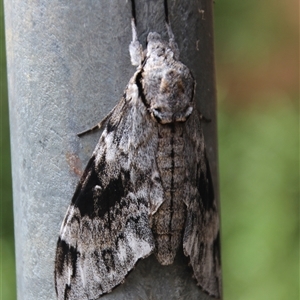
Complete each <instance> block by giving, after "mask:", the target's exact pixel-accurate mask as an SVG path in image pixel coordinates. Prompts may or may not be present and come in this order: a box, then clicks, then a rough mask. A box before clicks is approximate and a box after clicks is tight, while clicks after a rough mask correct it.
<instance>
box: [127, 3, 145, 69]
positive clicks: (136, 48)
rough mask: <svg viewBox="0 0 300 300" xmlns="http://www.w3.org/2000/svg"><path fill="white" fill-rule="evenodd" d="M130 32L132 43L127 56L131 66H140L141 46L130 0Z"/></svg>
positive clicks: (141, 58)
mask: <svg viewBox="0 0 300 300" xmlns="http://www.w3.org/2000/svg"><path fill="white" fill-rule="evenodd" d="M131 14H132V17H131V30H132V41H131V43H130V45H129V54H130V60H131V64H132V65H133V66H141V64H142V61H143V59H144V55H143V46H142V45H141V44H140V42H139V41H138V36H137V30H136V13H135V2H134V0H131Z"/></svg>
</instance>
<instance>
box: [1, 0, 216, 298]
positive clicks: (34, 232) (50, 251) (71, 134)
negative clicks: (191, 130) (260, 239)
mask: <svg viewBox="0 0 300 300" xmlns="http://www.w3.org/2000/svg"><path fill="white" fill-rule="evenodd" d="M4 2H5V25H6V43H7V63H8V84H9V105H10V126H11V149H12V170H13V193H14V217H15V239H16V260H17V284H18V299H19V300H22V299H26V300H37V299H47V300H49V299H55V291H54V284H53V268H54V255H55V246H56V241H57V237H58V232H59V228H60V225H61V222H62V219H63V217H64V214H65V212H66V209H67V206H68V204H69V202H70V199H71V197H72V194H73V192H74V189H75V186H76V183H77V181H78V179H79V177H80V174H81V172H82V170H83V168H84V166H85V164H86V163H87V161H88V158H89V156H90V155H91V153H92V151H93V148H94V147H95V145H96V143H97V140H98V138H99V134H91V135H88V136H85V137H83V138H81V139H79V138H78V137H77V136H76V133H78V132H80V131H82V130H84V129H86V128H88V127H90V126H92V125H94V124H96V123H97V122H98V121H100V120H101V119H102V118H103V117H104V116H105V115H106V113H107V112H108V111H109V110H110V109H111V108H112V107H113V106H114V105H115V104H116V102H117V101H118V100H119V99H120V97H121V95H122V92H123V90H124V88H125V86H126V84H127V82H128V81H129V79H130V77H131V76H132V75H133V73H134V70H135V68H134V67H132V66H131V64H130V58H129V53H128V45H129V43H130V40H131V27H130V18H131V4H130V1H124V0H114V1H90V0H83V1H82V0H80V1H79V0H73V1H67V0H60V1H58V0H53V1H48V0H40V1H29V0H5V1H4ZM136 9H137V29H138V34H139V36H140V39H141V41H142V42H143V44H144V46H145V39H146V36H147V34H148V32H149V31H156V32H159V33H161V34H162V35H163V36H164V37H166V38H167V34H166V29H165V26H164V10H163V0H156V1H153V0H152V1H151V0H144V1H137V3H136ZM169 15H170V21H171V25H172V28H173V32H174V34H175V38H176V41H177V43H178V45H179V48H180V51H181V60H182V61H183V62H184V63H185V64H186V65H187V66H188V67H189V68H190V69H191V71H192V72H193V74H194V77H195V78H196V81H197V91H196V93H197V99H198V101H199V103H198V104H199V108H200V109H201V112H202V114H204V115H205V116H206V117H207V118H210V119H211V120H212V122H210V123H207V124H204V131H205V138H206V142H207V145H208V155H209V158H210V162H211V167H212V172H213V177H214V183H215V189H217V188H218V180H217V152H216V108H215V105H216V100H215V99H216V95H215V81H214V60H213V29H212V1H211V0H195V1H186V0H177V1H175V0H169ZM191 276H192V274H191V272H190V270H189V268H188V267H187V262H186V259H185V258H184V257H183V256H182V255H179V256H178V258H177V259H176V262H175V263H174V265H172V266H168V267H162V266H160V265H159V264H158V262H157V261H156V260H155V259H154V258H153V257H152V256H151V257H149V258H147V259H145V260H143V261H140V262H139V263H138V266H137V267H136V268H135V269H134V270H133V271H132V272H131V273H130V274H129V276H128V277H127V279H126V281H125V283H124V284H123V285H121V286H119V287H118V288H116V289H115V290H114V291H113V292H112V293H111V294H108V295H107V296H104V297H103V298H102V299H164V298H165V299H202V300H203V299H210V298H209V297H208V296H206V295H204V294H203V293H202V292H201V291H200V289H199V288H198V287H196V284H195V281H194V279H192V277H191Z"/></svg>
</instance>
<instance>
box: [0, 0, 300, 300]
mask: <svg viewBox="0 0 300 300" xmlns="http://www.w3.org/2000/svg"><path fill="white" fill-rule="evenodd" d="M0 6H1V7H0V68H1V69H0V104H1V131H0V133H1V136H0V140H1V165H0V168H1V174H0V176H1V178H0V182H1V185H0V197H1V199H0V201H1V202H0V209H1V211H0V219H1V224H0V228H1V229H0V230H1V231H0V233H1V236H0V270H1V274H0V298H1V299H5V300H13V299H16V293H15V290H16V287H15V262H14V241H13V213H12V191H11V169H10V148H9V124H8V103H7V86H6V62H5V41H4V18H3V3H2V1H1V3H0ZM298 6H299V4H298V1H297V0H291V1H273V0H264V1H261V0H252V1H250V0H246V1H241V0H226V1H224V0H216V1H215V5H214V8H215V56H216V71H217V72H216V73H217V91H218V124H219V126H218V128H219V129H218V130H219V158H220V162H219V163H220V164H219V167H220V192H221V208H222V212H221V218H222V260H223V285H224V299H225V300H235V299H237V300H248V299H249V300H253V299H255V300H260V299H261V300H265V299H272V300H273V299H276V300H277V299H278V300H281V299H284V300H286V299H289V300H293V299H295V300H296V299H299V286H298V285H299V120H298V118H299V109H298V105H299V104H298V101H299V33H298V28H299V19H298V18H299V16H298V12H299V7H298Z"/></svg>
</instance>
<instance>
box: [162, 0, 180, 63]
mask: <svg viewBox="0 0 300 300" xmlns="http://www.w3.org/2000/svg"><path fill="white" fill-rule="evenodd" d="M164 9H165V22H166V28H167V31H168V36H169V47H170V48H171V49H172V51H173V53H174V56H175V59H179V49H178V45H177V43H176V42H175V37H174V33H173V31H172V28H171V25H170V20H169V10H168V0H164Z"/></svg>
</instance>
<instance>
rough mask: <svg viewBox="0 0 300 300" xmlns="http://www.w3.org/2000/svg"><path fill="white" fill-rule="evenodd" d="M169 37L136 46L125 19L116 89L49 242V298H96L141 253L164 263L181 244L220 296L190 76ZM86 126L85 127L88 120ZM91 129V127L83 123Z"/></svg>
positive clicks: (204, 284)
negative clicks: (125, 61) (126, 41)
mask: <svg viewBox="0 0 300 300" xmlns="http://www.w3.org/2000/svg"><path fill="white" fill-rule="evenodd" d="M166 26H167V30H168V35H169V41H168V42H167V41H164V40H163V39H162V38H161V36H160V35H159V34H158V33H156V32H152V33H149V35H148V38H147V49H146V50H145V51H143V48H142V45H141V44H140V43H139V41H138V38H137V32H136V25H135V22H134V20H133V21H132V32H133V39H132V42H131V44H130V46H129V50H130V56H131V62H132V64H133V65H134V66H137V69H136V72H135V73H134V75H133V76H132V78H131V79H130V81H129V83H128V85H127V87H126V89H125V92H124V95H123V97H122V98H121V100H120V101H119V102H118V104H117V105H116V106H115V107H114V108H113V109H112V111H111V112H110V113H109V114H108V115H107V116H106V117H105V119H104V120H103V121H102V122H100V123H99V124H98V125H97V126H95V127H94V128H93V129H96V128H100V127H104V130H103V133H102V135H101V137H100V140H99V142H98V144H97V146H96V149H95V150H94V152H93V154H92V157H91V159H90V160H89V162H88V164H87V167H86V169H85V171H84V173H83V175H82V177H81V179H80V181H79V183H78V185H77V188H76V191H75V193H74V196H73V198H72V202H71V204H70V206H69V208H68V211H67V213H66V215H65V218H64V221H63V223H62V226H61V230H60V236H59V239H58V242H57V250H56V258H55V288H56V293H57V297H58V299H70V300H75V299H80V300H82V299H97V298H98V297H100V296H101V295H103V294H106V293H108V292H110V291H112V289H113V288H114V287H116V286H117V285H119V284H120V283H122V282H123V281H124V279H125V277H126V275H127V274H128V272H129V271H130V270H132V269H133V268H134V266H135V265H136V263H137V262H138V260H139V259H143V258H146V257H147V256H149V255H150V254H153V253H154V255H155V256H156V258H157V260H158V261H159V262H160V263H161V264H162V265H169V264H172V263H173V261H174V258H175V255H176V253H177V251H178V249H179V248H180V247H181V248H182V249H183V252H184V254H185V255H186V256H187V257H188V258H189V260H190V264H191V267H192V269H193V274H194V277H195V278H196V281H197V284H198V285H199V286H200V287H201V288H202V289H203V290H204V291H205V292H206V293H207V294H209V295H211V296H213V297H216V298H219V297H220V284H221V283H220V254H219V217H218V207H217V203H216V199H215V196H214V190H213V184H212V178H211V173H210V169H209V163H208V158H207V155H206V151H205V143H204V137H203V133H202V129H201V116H200V114H199V113H198V111H197V109H196V104H195V94H194V90H195V80H194V78H193V76H192V74H191V72H190V70H189V68H188V67H187V66H185V65H184V64H183V63H182V62H180V60H179V50H178V47H177V44H176V43H175V40H174V35H173V33H172V30H171V28H170V25H169V24H168V23H167V24H166ZM93 129H91V130H93ZM91 130H90V131H91Z"/></svg>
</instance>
